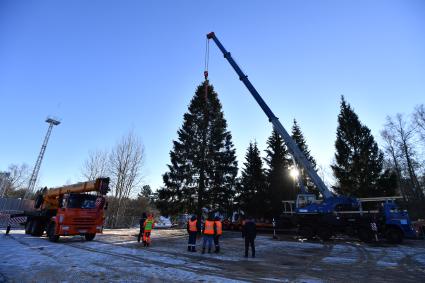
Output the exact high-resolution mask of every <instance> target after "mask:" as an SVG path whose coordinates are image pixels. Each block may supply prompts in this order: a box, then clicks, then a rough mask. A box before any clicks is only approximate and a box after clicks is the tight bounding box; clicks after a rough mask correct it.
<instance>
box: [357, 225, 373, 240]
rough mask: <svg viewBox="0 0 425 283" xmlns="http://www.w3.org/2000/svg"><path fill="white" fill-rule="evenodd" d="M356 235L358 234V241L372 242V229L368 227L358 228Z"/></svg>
mask: <svg viewBox="0 0 425 283" xmlns="http://www.w3.org/2000/svg"><path fill="white" fill-rule="evenodd" d="M358 235H359V239H360V241H362V242H365V243H370V242H372V239H373V234H372V231H370V229H368V228H365V227H362V228H360V229H359V231H358Z"/></svg>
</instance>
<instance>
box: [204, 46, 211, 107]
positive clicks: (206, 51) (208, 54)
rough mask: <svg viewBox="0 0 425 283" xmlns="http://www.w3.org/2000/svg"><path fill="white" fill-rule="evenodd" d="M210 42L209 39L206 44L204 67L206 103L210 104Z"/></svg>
mask: <svg viewBox="0 0 425 283" xmlns="http://www.w3.org/2000/svg"><path fill="white" fill-rule="evenodd" d="M209 57H210V41H209V40H208V38H207V39H206V43H205V67H204V77H205V103H207V102H208V63H209V60H210V58H209Z"/></svg>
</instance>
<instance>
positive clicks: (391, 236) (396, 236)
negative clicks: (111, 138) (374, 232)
mask: <svg viewBox="0 0 425 283" xmlns="http://www.w3.org/2000/svg"><path fill="white" fill-rule="evenodd" d="M385 238H386V239H387V242H388V243H390V244H401V242H403V233H402V232H401V231H400V229H397V228H393V227H391V228H389V229H388V230H387V232H386V233H385Z"/></svg>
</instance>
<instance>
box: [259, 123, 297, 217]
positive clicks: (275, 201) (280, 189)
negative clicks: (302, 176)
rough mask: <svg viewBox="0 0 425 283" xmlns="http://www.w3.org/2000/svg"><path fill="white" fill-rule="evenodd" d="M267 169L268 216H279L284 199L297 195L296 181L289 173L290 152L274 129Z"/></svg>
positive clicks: (268, 146)
mask: <svg viewBox="0 0 425 283" xmlns="http://www.w3.org/2000/svg"><path fill="white" fill-rule="evenodd" d="M266 154H267V156H266V159H265V161H266V164H267V165H268V169H267V171H266V175H267V183H268V189H267V194H266V203H269V204H270V206H269V209H268V213H267V216H268V217H277V216H279V215H280V214H281V212H282V209H283V205H282V201H283V200H288V199H289V200H292V199H294V197H295V194H296V193H295V183H294V181H293V180H292V179H291V177H290V174H289V166H290V165H291V164H292V161H291V159H290V156H289V153H288V151H287V149H286V146H285V144H284V142H283V139H282V138H281V137H280V135H279V134H278V133H277V132H276V130H275V129H273V132H272V134H271V136H270V137H269V139H268V140H267V150H266Z"/></svg>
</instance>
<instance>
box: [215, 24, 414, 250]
mask: <svg viewBox="0 0 425 283" xmlns="http://www.w3.org/2000/svg"><path fill="white" fill-rule="evenodd" d="M207 39H212V40H213V41H214V42H215V44H216V45H217V46H218V48H219V49H220V50H221V52H222V53H223V55H224V57H225V58H226V59H227V61H228V62H229V63H230V65H231V66H232V67H233V69H234V70H235V72H236V73H237V75H238V76H239V79H240V80H241V81H242V82H243V83H244V85H245V86H246V87H247V88H248V90H249V92H250V93H251V95H252V96H253V97H254V99H255V100H256V102H257V103H258V105H259V106H260V107H261V109H262V110H263V111H264V113H265V114H266V115H267V117H268V118H269V121H270V122H271V123H272V125H273V127H274V129H275V130H276V131H277V132H278V133H279V135H280V136H281V137H282V139H283V140H284V142H285V144H286V146H287V149H288V151H289V153H290V154H291V155H292V157H293V159H294V160H295V162H296V164H297V165H298V166H301V168H302V169H303V170H304V172H306V173H307V175H308V177H309V179H310V180H311V182H312V183H313V184H314V185H315V186H316V188H317V189H318V190H319V192H320V193H321V195H322V197H323V199H322V200H320V201H319V200H317V199H316V195H314V194H306V193H303V194H299V195H298V196H297V200H296V207H295V208H294V212H295V213H294V214H293V215H292V220H293V221H294V222H296V225H297V226H298V227H299V231H300V233H301V234H302V235H304V236H306V237H308V238H311V237H315V236H318V237H320V238H321V239H323V240H327V239H329V238H330V237H331V236H332V235H333V234H334V233H335V232H339V231H343V230H344V229H345V228H347V227H348V226H347V225H348V224H347V223H351V225H350V227H353V233H355V234H357V235H358V236H359V237H360V238H362V239H363V240H365V241H369V240H370V239H371V238H372V236H373V234H375V235H376V234H377V233H378V232H379V233H380V234H384V235H385V236H386V238H387V239H388V240H389V241H390V242H395V243H399V242H401V241H402V240H403V237H414V236H415V230H414V229H413V227H412V225H411V222H410V219H409V216H408V214H407V213H406V212H404V211H399V209H398V208H397V205H396V204H395V202H394V201H386V202H385V203H384V204H383V207H382V209H381V211H382V212H381V213H379V215H378V216H379V217H376V215H373V217H372V215H370V214H365V213H363V212H361V203H360V202H359V200H357V199H356V198H352V197H346V196H340V195H336V194H334V193H333V192H332V191H331V190H329V189H328V188H327V186H326V185H325V183H324V182H323V180H322V179H321V178H320V177H319V175H318V174H317V172H316V171H315V170H314V168H313V167H312V165H311V163H310V161H308V159H307V158H306V157H305V155H304V153H303V152H302V151H301V150H300V149H299V148H298V146H297V144H296V143H295V141H294V140H293V139H292V138H291V136H290V135H289V134H288V132H287V131H286V130H285V128H284V127H283V125H282V124H281V123H280V121H279V119H278V118H277V117H276V116H275V115H274V114H273V112H272V111H271V109H270V108H269V107H268V105H267V104H266V103H265V102H264V100H263V98H262V97H261V96H260V94H259V93H258V92H257V90H256V89H255V88H254V86H253V85H252V84H251V82H250V81H249V79H248V76H247V75H245V74H244V73H243V72H242V70H241V69H240V68H239V66H238V65H237V64H236V62H235V60H233V58H232V56H231V54H230V52H228V51H227V50H226V49H225V48H224V46H223V45H222V44H221V42H220V41H219V40H218V39H217V37H216V35H215V34H214V32H211V33H208V34H207ZM298 181H299V183H301V181H300V179H299V180H298ZM300 186H301V187H303V186H302V184H300ZM341 211H350V212H355V213H351V214H341V213H340V214H337V213H336V212H341ZM346 215H349V216H348V217H347V216H346ZM375 228H378V229H380V230H377V229H375Z"/></svg>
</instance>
